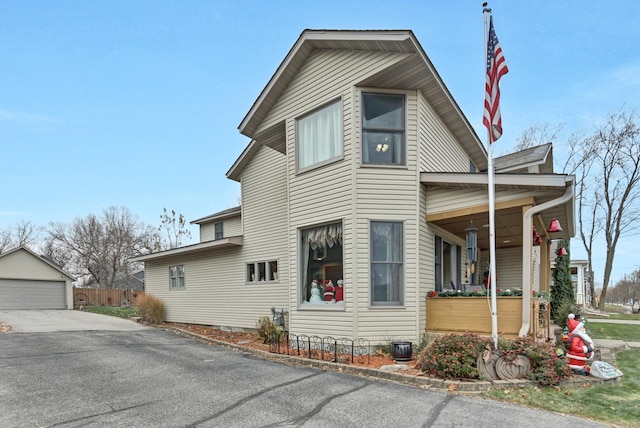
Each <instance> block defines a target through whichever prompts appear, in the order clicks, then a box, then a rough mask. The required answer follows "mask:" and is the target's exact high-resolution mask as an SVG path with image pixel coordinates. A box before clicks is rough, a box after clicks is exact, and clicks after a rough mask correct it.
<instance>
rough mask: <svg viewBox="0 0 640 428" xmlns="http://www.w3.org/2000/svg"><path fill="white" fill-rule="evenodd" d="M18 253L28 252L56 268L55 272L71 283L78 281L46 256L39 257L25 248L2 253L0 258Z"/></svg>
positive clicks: (21, 247)
mask: <svg viewBox="0 0 640 428" xmlns="http://www.w3.org/2000/svg"><path fill="white" fill-rule="evenodd" d="M18 251H26V252H27V253H29V254H30V255H32V256H33V257H35V258H37V259H39V260H40V261H41V262H43V263H46V264H48V265H49V266H51V267H52V268H54V269H55V270H57V271H58V272H60V273H61V274H62V275H64V276H66V277H67V278H69V279H70V280H71V281H75V280H76V278H74V277H72V276H71V275H69V274H68V273H67V272H65V271H64V270H62V268H60V266H58V265H57V264H55V263H53V262H52V261H51V260H49V259H48V258H46V257H44V256H39V255H37V254H36V253H34V252H33V251H31V250H30V249H28V248H27V247H25V246H20V247H17V248H14V249H13V250H9V251H7V252H5V253H2V254H0V258H3V257H6V256H8V255H10V254H13V253H17V252H18Z"/></svg>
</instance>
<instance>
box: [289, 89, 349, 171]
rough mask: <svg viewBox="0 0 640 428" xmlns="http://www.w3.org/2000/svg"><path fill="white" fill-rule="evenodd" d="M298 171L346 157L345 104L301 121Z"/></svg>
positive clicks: (332, 105) (321, 110)
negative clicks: (344, 150)
mask: <svg viewBox="0 0 640 428" xmlns="http://www.w3.org/2000/svg"><path fill="white" fill-rule="evenodd" d="M296 129H297V138H296V156H297V166H298V171H304V170H307V169H311V168H312V167H316V166H319V165H322V164H326V163H328V162H331V161H333V160H335V159H338V158H340V157H341V156H342V146H343V144H342V102H341V101H340V100H338V101H336V102H334V103H332V104H329V105H327V106H325V107H322V108H321V109H319V110H316V111H314V112H313V113H310V114H308V115H306V116H303V117H301V118H300V119H298V120H297V128H296Z"/></svg>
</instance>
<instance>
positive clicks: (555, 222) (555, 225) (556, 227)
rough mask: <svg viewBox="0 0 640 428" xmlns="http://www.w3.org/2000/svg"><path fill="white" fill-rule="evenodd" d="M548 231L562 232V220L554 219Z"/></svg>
mask: <svg viewBox="0 0 640 428" xmlns="http://www.w3.org/2000/svg"><path fill="white" fill-rule="evenodd" d="M547 232H549V233H555V232H562V226H560V222H559V221H558V219H557V218H554V219H553V220H551V223H549V228H548V229H547Z"/></svg>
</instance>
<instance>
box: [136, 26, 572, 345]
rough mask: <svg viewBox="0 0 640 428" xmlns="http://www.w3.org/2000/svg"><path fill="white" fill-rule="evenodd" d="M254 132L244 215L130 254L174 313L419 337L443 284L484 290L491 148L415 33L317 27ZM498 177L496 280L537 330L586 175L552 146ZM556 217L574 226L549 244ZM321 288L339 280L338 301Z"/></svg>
mask: <svg viewBox="0 0 640 428" xmlns="http://www.w3.org/2000/svg"><path fill="white" fill-rule="evenodd" d="M481 102H482V101H481V100H479V104H480V103H481ZM239 129H240V132H241V133H242V134H243V135H246V136H247V137H249V138H250V139H251V142H250V143H249V144H248V146H247V147H246V149H245V150H244V152H243V153H242V154H241V155H240V157H239V158H238V159H237V160H236V162H235V163H234V164H233V165H232V166H231V168H230V169H229V171H228V172H227V177H228V178H230V179H232V180H235V181H237V182H239V183H240V185H241V208H240V207H237V208H232V209H230V210H226V211H223V212H220V213H216V214H214V215H211V216H208V217H204V218H202V219H200V220H196V221H195V222H193V223H196V224H198V225H199V226H200V243H198V244H194V245H190V246H186V247H182V248H177V249H173V250H169V251H164V252H160V253H154V254H149V255H146V256H141V257H136V258H135V259H133V260H135V261H142V262H145V272H146V291H147V293H149V294H153V295H154V296H157V297H159V298H161V299H163V300H164V302H165V307H166V315H165V317H166V320H168V321H173V322H183V323H199V324H208V325H218V326H230V327H242V328H253V327H255V326H256V321H257V320H258V318H260V317H262V316H265V315H270V313H271V312H270V309H271V308H272V307H275V308H277V309H285V310H287V311H288V312H289V325H288V328H289V330H290V331H291V332H293V333H295V334H307V335H318V336H327V335H329V336H333V337H349V338H357V337H363V338H367V339H369V340H370V341H371V342H372V343H382V342H388V341H389V340H391V339H404V340H412V341H414V342H418V341H419V340H420V338H421V337H422V335H423V334H424V331H425V327H427V326H426V313H425V312H426V311H425V297H426V296H427V294H428V293H429V291H431V290H444V289H447V288H457V289H462V288H471V287H472V286H473V287H479V286H480V285H479V284H482V283H483V281H484V275H483V273H484V271H486V270H488V258H489V255H488V248H489V245H488V229H486V227H485V225H487V224H488V222H489V216H488V202H487V180H488V177H487V173H486V170H487V152H486V150H485V148H484V146H483V144H482V142H481V141H480V139H479V138H478V136H477V135H476V134H475V132H474V130H473V128H472V126H471V125H470V123H469V122H468V120H467V119H466V118H465V116H464V115H463V113H462V111H461V110H460V109H459V107H458V105H457V104H456V103H455V101H454V99H453V97H452V96H451V94H450V93H449V91H448V90H447V88H446V86H445V85H444V82H443V81H442V79H441V78H440V76H439V75H438V73H437V72H436V70H435V68H434V67H433V65H432V64H431V62H430V60H429V58H428V57H427V55H426V53H425V52H424V51H423V49H422V47H421V46H420V44H419V43H418V41H417V39H416V38H415V36H414V34H413V33H412V32H411V31H325V30H318V31H314V30H306V31H304V32H303V33H302V35H301V36H300V38H299V39H298V41H297V42H296V43H295V45H294V46H293V48H292V49H291V51H290V52H289V53H288V54H287V56H286V58H285V59H284V61H283V62H282V64H281V65H280V66H279V68H278V69H277V70H276V72H275V74H274V75H273V77H272V78H271V80H270V81H269V83H268V84H267V86H266V87H265V88H264V90H263V91H262V93H261V94H260V96H259V97H258V99H257V100H256V102H255V103H254V104H253V106H252V107H251V109H250V111H249V112H248V114H247V115H246V117H245V118H244V119H243V120H242V123H241V124H240V127H239ZM495 166H496V177H495V194H496V203H495V219H496V220H495V225H496V245H497V278H498V286H499V287H502V288H514V289H515V288H520V289H523V292H524V298H523V299H522V300H523V303H522V310H523V313H522V327H521V330H520V332H521V334H527V333H528V331H529V328H530V325H529V320H530V313H531V301H530V298H531V291H532V290H533V289H538V288H541V289H546V290H548V289H549V272H550V267H549V266H550V264H549V246H548V242H549V240H551V239H555V238H560V237H567V238H568V237H570V236H573V228H574V226H573V224H574V219H573V184H574V179H573V177H572V176H567V175H561V174H554V173H553V159H552V151H551V145H544V146H540V147H537V148H532V149H529V150H527V151H523V152H520V153H518V154H515V155H509V156H505V157H502V158H498V159H495ZM553 218H556V219H558V220H559V221H560V222H561V223H562V224H563V225H564V232H562V233H555V234H554V235H549V234H545V230H546V225H548V224H549V221H551V219H553ZM534 226H535V228H537V231H538V232H539V234H540V235H543V237H544V238H545V239H544V240H543V241H542V242H543V243H544V244H543V245H540V246H539V248H535V245H536V243H534V241H533V237H534V234H533V228H534ZM472 227H475V228H476V229H478V235H477V237H478V240H477V245H474V246H473V247H474V248H473V250H475V251H472V252H477V253H479V255H478V257H477V260H475V261H473V263H472V259H473V255H472V252H468V251H467V248H466V247H467V246H466V234H467V229H469V228H472ZM538 245H539V243H538ZM313 280H317V281H318V282H319V283H320V284H322V283H323V282H324V281H329V280H331V282H332V284H333V285H334V286H336V285H337V283H338V280H341V282H343V283H344V286H343V287H342V289H341V290H340V291H339V292H338V291H334V297H335V298H336V300H338V301H335V302H328V303H327V302H324V293H323V289H319V292H318V291H316V290H314V287H313V286H312V281H313ZM317 294H320V296H319V297H318V296H317ZM327 296H328V297H329V298H330V297H331V295H329V294H328V295H327ZM340 296H342V299H340ZM452 316H453V315H452ZM487 316H489V314H488V313H487Z"/></svg>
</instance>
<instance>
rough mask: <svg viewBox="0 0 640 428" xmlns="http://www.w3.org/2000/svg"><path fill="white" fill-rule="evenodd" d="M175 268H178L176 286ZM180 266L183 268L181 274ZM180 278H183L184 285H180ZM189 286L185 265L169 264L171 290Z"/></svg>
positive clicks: (183, 288)
mask: <svg viewBox="0 0 640 428" xmlns="http://www.w3.org/2000/svg"><path fill="white" fill-rule="evenodd" d="M174 268H175V270H176V276H175V280H176V286H175V287H174V286H173V279H174V276H173V272H172V270H173V269H174ZM180 268H182V275H180ZM180 278H182V285H180ZM186 288H187V271H186V269H185V267H184V265H183V264H182V265H172V266H169V290H185V289H186Z"/></svg>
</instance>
